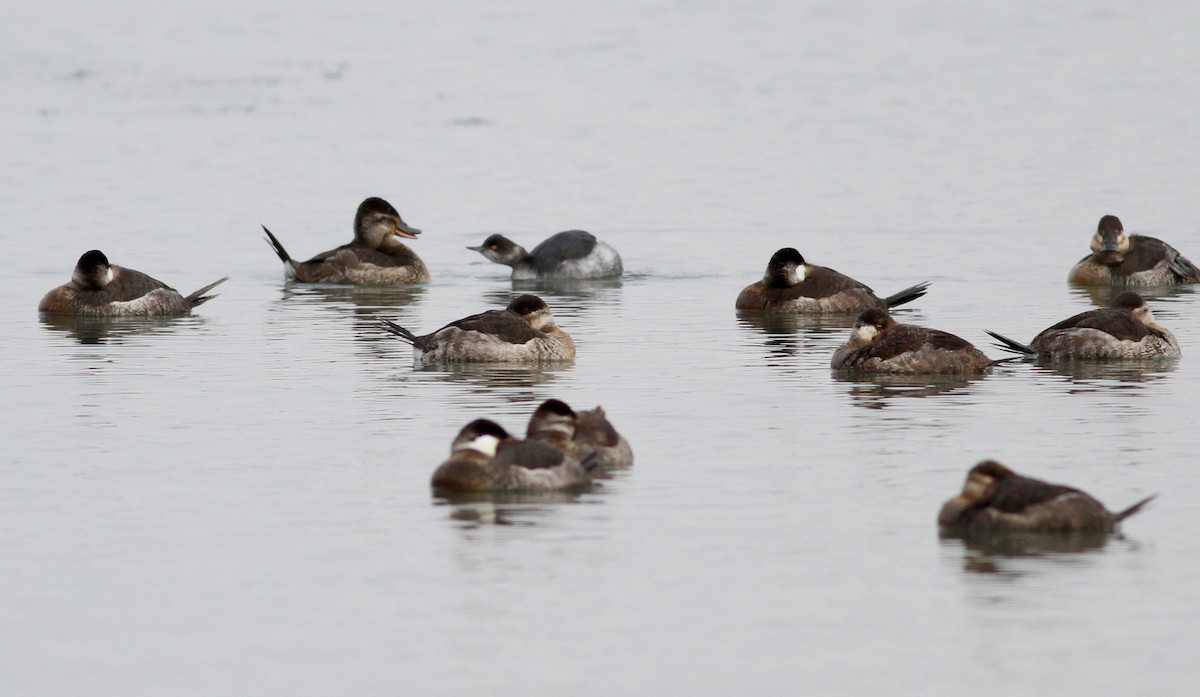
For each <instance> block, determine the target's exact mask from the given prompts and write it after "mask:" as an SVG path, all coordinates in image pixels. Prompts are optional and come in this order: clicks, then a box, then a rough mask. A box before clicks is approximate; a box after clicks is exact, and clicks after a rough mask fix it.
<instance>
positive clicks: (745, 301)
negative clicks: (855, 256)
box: [735, 247, 929, 313]
mask: <svg viewBox="0 0 1200 697" xmlns="http://www.w3.org/2000/svg"><path fill="white" fill-rule="evenodd" d="M928 286H929V284H928V283H919V284H917V285H915V286H912V287H909V288H905V289H904V290H902V291H900V292H899V293H896V294H894V295H891V296H889V297H887V298H880V297H878V296H876V295H875V292H874V291H872V290H871V289H870V288H869V287H868V286H867V285H866V284H863V283H860V282H858V281H856V280H854V279H853V278H850V277H849V276H846V275H844V274H841V273H838V272H837V271H834V270H833V269H830V268H827V267H824V266H814V265H812V264H807V263H805V261H804V257H803V256H801V255H800V252H798V251H796V250H795V249H793V248H791V247H786V248H784V249H781V250H779V251H777V252H775V254H774V255H773V256H772V257H771V260H770V262H768V263H767V270H766V272H765V273H764V274H763V278H762V280H761V281H758V282H756V283H752V284H750V285H748V286H746V287H745V288H744V289H743V290H742V292H741V293H740V294H739V295H738V298H737V302H736V303H735V307H736V308H737V309H739V310H772V311H782V312H802V313H838V312H862V311H863V310H868V309H878V310H886V309H887V308H889V307H895V306H897V305H903V304H904V303H907V302H911V301H913V300H916V299H917V298H919V297H921V296H922V295H924V294H925V289H926V288H928Z"/></svg>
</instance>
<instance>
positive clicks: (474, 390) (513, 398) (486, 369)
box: [401, 363, 574, 407]
mask: <svg viewBox="0 0 1200 697" xmlns="http://www.w3.org/2000/svg"><path fill="white" fill-rule="evenodd" d="M573 367H574V366H573V365H572V364H570V363H564V364H559V365H554V366H553V367H550V366H546V365H537V364H534V365H520V364H504V363H462V364H455V365H452V366H446V365H437V364H433V365H415V366H413V368H412V371H411V372H406V373H405V374H404V375H402V376H401V378H402V379H409V380H437V381H439V382H446V383H455V384H463V385H468V386H472V387H471V388H470V389H469V390H468V391H467V392H466V394H465V395H463V397H464V398H465V399H464V401H465V402H469V403H468V404H464V406H467V407H478V406H483V405H487V404H491V400H492V398H494V397H496V396H503V398H504V399H505V401H508V402H540V401H542V400H544V399H546V398H547V396H546V394H545V393H544V392H543V391H542V390H540V389H532V388H542V387H545V386H547V385H550V384H552V383H553V382H554V381H555V380H558V379H559V377H560V374H562V373H566V372H568V371H570V370H571V369H572V368H573ZM480 397H486V399H484V400H483V401H482V402H481V401H480V399H479V398H480Z"/></svg>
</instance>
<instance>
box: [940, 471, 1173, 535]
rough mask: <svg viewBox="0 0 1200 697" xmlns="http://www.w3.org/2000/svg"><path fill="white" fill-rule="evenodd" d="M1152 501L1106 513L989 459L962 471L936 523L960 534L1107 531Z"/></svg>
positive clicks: (1076, 493) (1072, 492) (1073, 492)
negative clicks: (959, 489) (957, 490)
mask: <svg viewBox="0 0 1200 697" xmlns="http://www.w3.org/2000/svg"><path fill="white" fill-rule="evenodd" d="M1153 499H1154V496H1148V497H1146V498H1144V499H1142V500H1141V501H1138V502H1137V503H1135V504H1133V505H1132V506H1130V507H1129V508H1126V509H1125V510H1123V511H1120V512H1119V513H1112V512H1110V511H1109V510H1108V509H1106V508H1105V507H1104V505H1103V504H1101V503H1100V502H1099V501H1097V500H1096V499H1094V498H1092V497H1091V496H1088V495H1087V494H1085V493H1084V492H1082V491H1080V490H1079V489H1073V488H1071V487H1069V486H1063V485H1061V484H1050V483H1048V482H1043V481H1041V480H1039V479H1033V478H1031V477H1022V476H1021V475H1019V474H1017V473H1016V472H1013V471H1012V470H1010V469H1009V468H1007V467H1005V466H1004V465H1002V464H1000V463H999V462H996V461H994V460H987V461H985V462H981V463H979V464H978V465H975V466H974V467H972V468H971V471H970V472H968V473H967V481H966V483H965V484H963V489H962V493H960V494H959V495H958V496H955V497H954V498H952V499H950V500H949V501H947V502H946V503H945V505H943V506H942V510H941V512H940V513H938V525H940V526H941V527H943V528H947V529H951V530H957V531H960V532H1077V531H1082V532H1112V531H1113V530H1114V529H1115V528H1116V526H1117V523H1119V522H1121V521H1122V520H1125V519H1126V518H1128V517H1129V516H1131V515H1133V514H1134V513H1137V512H1138V511H1140V510H1141V509H1142V507H1143V506H1145V505H1146V504H1147V503H1150V501H1152V500H1153Z"/></svg>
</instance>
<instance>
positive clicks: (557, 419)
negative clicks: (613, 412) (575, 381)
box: [525, 399, 633, 469]
mask: <svg viewBox="0 0 1200 697" xmlns="http://www.w3.org/2000/svg"><path fill="white" fill-rule="evenodd" d="M525 437H526V438H528V439H529V440H535V441H538V442H541V443H545V444H546V445H549V446H551V447H553V448H557V449H558V450H561V451H562V452H563V453H566V454H567V455H568V456H570V457H574V458H575V459H577V460H579V461H580V462H585V463H587V464H588V465H589V466H593V467H599V468H601V469H614V468H618V467H629V466H630V465H632V464H633V449H632V448H631V447H629V441H627V440H625V438H624V437H623V436H622V435H621V434H620V433H617V429H615V428H613V425H612V424H611V423H609V421H608V418H607V417H606V416H605V414H604V409H603V408H601V407H596V408H595V409H589V410H587V411H580V412H576V411H574V410H572V409H571V407H569V406H567V405H566V403H564V402H561V401H559V400H557V399H548V400H546V401H545V402H542V404H541V406H539V407H538V408H537V411H535V412H533V416H531V417H530V419H529V426H528V428H527V429H526V430H525Z"/></svg>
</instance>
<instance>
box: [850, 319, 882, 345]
mask: <svg viewBox="0 0 1200 697" xmlns="http://www.w3.org/2000/svg"><path fill="white" fill-rule="evenodd" d="M854 334H855V336H857V337H858V338H859V340H860V341H863V342H865V343H868V344H869V343H871V342H872V341H874V340H875V337H876V336H878V335H879V330H878V329H876V328H875V327H874V326H872V325H870V324H864V325H863V326H861V327H859V328H858V329H855V330H854Z"/></svg>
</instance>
